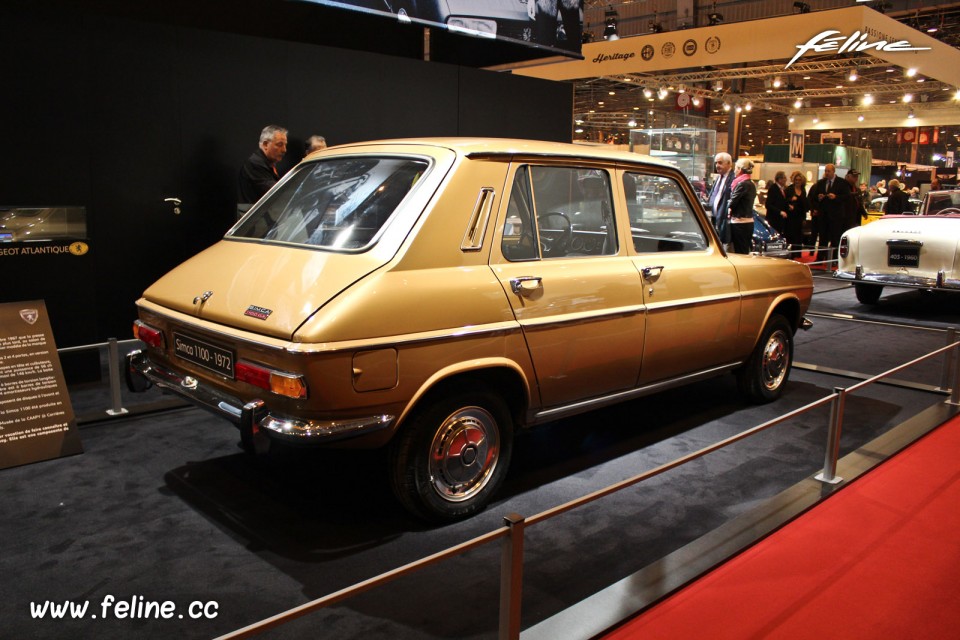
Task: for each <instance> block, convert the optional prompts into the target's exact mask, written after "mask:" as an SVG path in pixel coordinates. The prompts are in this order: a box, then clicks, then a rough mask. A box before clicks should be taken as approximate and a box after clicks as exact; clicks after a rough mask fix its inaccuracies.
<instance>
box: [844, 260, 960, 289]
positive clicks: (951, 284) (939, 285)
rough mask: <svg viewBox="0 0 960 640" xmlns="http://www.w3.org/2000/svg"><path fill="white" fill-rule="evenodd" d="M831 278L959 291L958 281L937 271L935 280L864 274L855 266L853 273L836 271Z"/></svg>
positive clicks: (895, 275) (919, 277) (898, 275)
mask: <svg viewBox="0 0 960 640" xmlns="http://www.w3.org/2000/svg"><path fill="white" fill-rule="evenodd" d="M833 277H835V278H837V279H839V280H851V281H853V282H866V283H870V284H880V285H884V286H890V287H908V288H913V289H938V290H942V291H960V280H955V279H952V278H947V276H946V273H945V272H943V271H938V272H937V276H936V277H935V278H931V277H927V276H915V275H907V274H902V273H866V272H865V271H864V270H863V267H862V266H861V265H857V266H856V270H855V271H854V273H850V272H849V271H837V272H835V273H834V274H833Z"/></svg>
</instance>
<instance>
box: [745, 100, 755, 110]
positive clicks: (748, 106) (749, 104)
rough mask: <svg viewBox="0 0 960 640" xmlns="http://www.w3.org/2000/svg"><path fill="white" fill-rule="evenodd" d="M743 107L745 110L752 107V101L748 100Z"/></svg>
mask: <svg viewBox="0 0 960 640" xmlns="http://www.w3.org/2000/svg"><path fill="white" fill-rule="evenodd" d="M743 108H744V109H746V110H747V111H750V109H753V103H752V102H748V103H747V104H745V105H743Z"/></svg>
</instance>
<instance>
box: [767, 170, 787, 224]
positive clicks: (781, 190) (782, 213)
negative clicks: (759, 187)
mask: <svg viewBox="0 0 960 640" xmlns="http://www.w3.org/2000/svg"><path fill="white" fill-rule="evenodd" d="M786 187H787V174H786V172H785V171H777V174H776V176H774V178H773V182H772V183H771V184H770V186H769V187H767V222H769V223H770V226H771V227H773V228H774V229H776V231H777V232H778V233H783V232H784V229H786V227H787V192H786Z"/></svg>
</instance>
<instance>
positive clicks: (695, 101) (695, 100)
mask: <svg viewBox="0 0 960 640" xmlns="http://www.w3.org/2000/svg"><path fill="white" fill-rule="evenodd" d="M692 102H693V106H695V107H699V106H700V96H693V100H692Z"/></svg>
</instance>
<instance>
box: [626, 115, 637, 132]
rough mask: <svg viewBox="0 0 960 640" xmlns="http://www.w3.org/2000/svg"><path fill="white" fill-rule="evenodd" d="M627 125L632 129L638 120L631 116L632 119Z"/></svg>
mask: <svg viewBox="0 0 960 640" xmlns="http://www.w3.org/2000/svg"><path fill="white" fill-rule="evenodd" d="M627 126H628V127H630V128H631V129H632V128H633V127H635V126H637V121H636V120H634V119H633V118H630V120H628V121H627Z"/></svg>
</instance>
